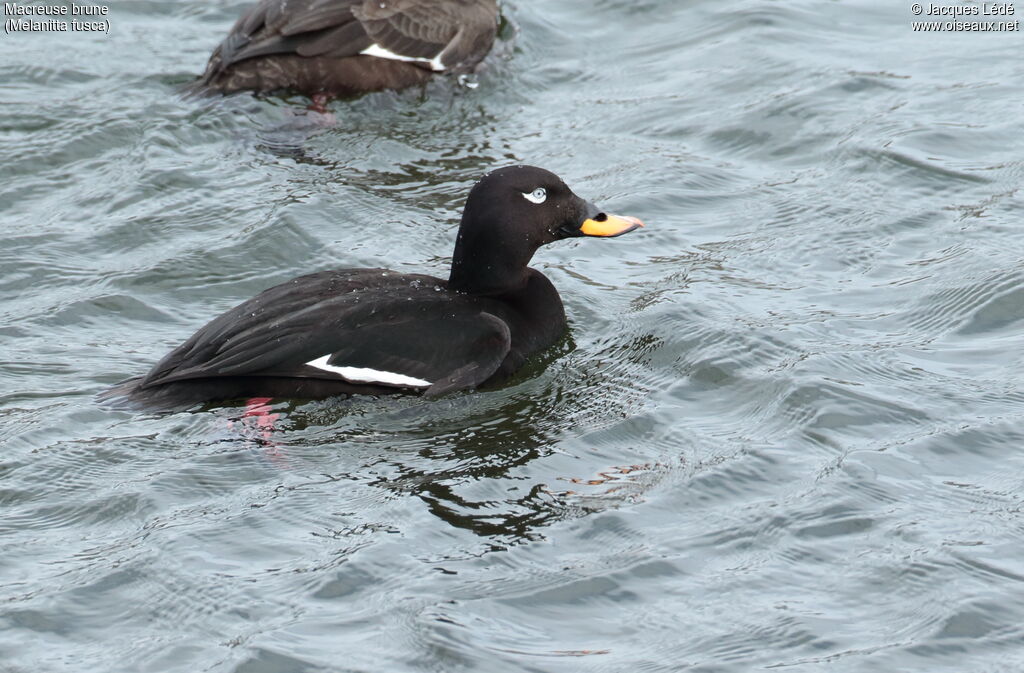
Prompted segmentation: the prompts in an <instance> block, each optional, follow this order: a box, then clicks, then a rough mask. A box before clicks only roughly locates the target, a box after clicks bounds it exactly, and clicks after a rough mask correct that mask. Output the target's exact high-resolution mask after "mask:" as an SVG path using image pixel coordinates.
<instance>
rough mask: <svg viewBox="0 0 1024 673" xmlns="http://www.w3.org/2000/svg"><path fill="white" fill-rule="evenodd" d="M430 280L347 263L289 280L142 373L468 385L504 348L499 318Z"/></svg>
mask: <svg viewBox="0 0 1024 673" xmlns="http://www.w3.org/2000/svg"><path fill="white" fill-rule="evenodd" d="M486 308H487V306H486V305H483V304H481V303H479V300H475V299H473V298H472V297H468V296H467V295H462V294H458V293H455V292H450V291H448V290H447V288H446V287H444V284H443V283H442V281H440V280H438V279H437V278H433V277H431V276H421V275H413V274H399V273H396V272H394V271H386V270H383V269H349V270H339V271H329V272H321V273H317V274H311V275H308V276H303V277H301V278H296V279H295V280H293V281H290V282H288V283H284V284H282V285H278V286H276V287H273V288H270V289H268V290H266V291H264V292H262V293H261V294H259V295H257V296H256V297H253V298H252V299H250V300H249V301H246V302H244V303H243V304H240V305H239V306H236V307H235V308H233V309H231V310H230V311H228V312H226V313H224V314H223V315H221V316H219V317H217V318H215V319H214V320H212V321H211V322H210V323H208V324H207V325H206V326H204V327H203V328H201V329H200V330H199V331H198V332H196V333H195V334H194V335H193V336H192V337H191V338H190V339H189V340H188V341H186V342H185V343H183V344H182V345H181V346H179V347H178V348H176V349H174V350H173V351H172V352H171V353H169V354H168V355H167V356H166V357H165V358H164V359H163V360H161V361H160V362H158V363H157V364H156V366H154V367H153V369H152V370H151V371H150V372H149V373H148V374H147V375H146V376H145V377H144V378H143V380H142V381H141V382H140V384H139V387H140V388H142V389H145V388H150V387H155V386H160V385H163V384H165V383H172V382H175V381H184V380H190V379H206V378H217V377H226V376H231V377H238V376H275V377H299V378H320V379H340V380H344V381H347V382H349V383H354V384H360V383H362V384H372V385H378V386H380V385H383V386H393V387H401V388H413V389H419V390H424V391H425V394H426V395H429V396H436V395H442V394H444V393H447V392H450V391H454V390H462V389H465V388H472V387H476V386H478V385H479V384H481V383H483V382H484V381H486V380H487V379H488V378H490V376H491V375H492V374H494V372H495V371H496V370H497V369H498V367H499V365H501V363H502V361H503V360H504V359H505V356H506V355H507V354H508V352H509V350H510V348H511V334H510V331H509V328H508V325H507V324H506V323H505V321H504V320H502V319H501V318H499V317H497V316H496V315H494V314H492V313H489V312H488V311H487V310H486Z"/></svg>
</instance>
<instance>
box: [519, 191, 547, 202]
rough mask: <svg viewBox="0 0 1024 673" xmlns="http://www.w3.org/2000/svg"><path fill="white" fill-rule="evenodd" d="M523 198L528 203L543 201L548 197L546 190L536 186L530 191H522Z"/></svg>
mask: <svg viewBox="0 0 1024 673" xmlns="http://www.w3.org/2000/svg"><path fill="white" fill-rule="evenodd" d="M523 198H524V199H526V200H527V201H529V202H530V203H544V201H545V200H546V199H547V198H548V190H546V189H544V188H543V187H538V188H537V189H535V190H533V191H532V192H529V193H527V192H523Z"/></svg>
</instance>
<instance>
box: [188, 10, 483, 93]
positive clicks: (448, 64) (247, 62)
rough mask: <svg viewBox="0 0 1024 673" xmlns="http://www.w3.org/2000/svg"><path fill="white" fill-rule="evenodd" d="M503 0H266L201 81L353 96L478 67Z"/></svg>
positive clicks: (238, 26)
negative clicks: (500, 1)
mask: <svg viewBox="0 0 1024 673" xmlns="http://www.w3.org/2000/svg"><path fill="white" fill-rule="evenodd" d="M498 16H499V15H498V7H497V4H496V2H495V0H260V2H259V3H258V4H256V5H255V6H254V7H252V8H251V9H250V10H249V11H248V12H246V13H245V14H244V15H242V17H241V18H239V19H238V21H237V22H236V23H235V25H234V27H233V28H232V29H231V31H230V33H229V34H228V36H227V37H226V38H225V39H224V41H223V42H222V43H221V44H220V46H218V47H217V48H216V49H215V50H214V52H213V54H212V56H211V57H210V60H209V63H208V64H207V67H206V72H205V73H204V74H203V75H202V77H201V78H200V79H199V81H198V82H196V83H195V84H194V85H193V86H192V89H193V90H194V91H198V92H208V93H216V92H219V93H233V92H237V91H255V92H273V91H280V90H290V91H295V92H298V93H303V94H306V95H309V96H315V95H322V94H326V95H329V96H339V97H345V96H353V95H358V94H361V93H366V92H369V91H380V90H383V89H403V88H406V87H410V86H416V85H419V84H423V83H425V82H426V81H428V80H429V79H431V78H432V77H434V76H435V75H437V74H439V73H454V74H462V73H467V72H471V71H472V70H473V69H475V68H476V66H477V65H478V64H479V63H480V61H481V60H483V58H484V56H486V55H487V52H488V51H490V49H491V46H492V44H493V43H494V39H495V35H496V34H497V28H498Z"/></svg>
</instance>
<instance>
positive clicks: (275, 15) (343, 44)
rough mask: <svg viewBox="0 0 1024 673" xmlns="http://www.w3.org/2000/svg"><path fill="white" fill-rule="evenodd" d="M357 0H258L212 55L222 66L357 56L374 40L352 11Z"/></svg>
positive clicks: (222, 67)
mask: <svg viewBox="0 0 1024 673" xmlns="http://www.w3.org/2000/svg"><path fill="white" fill-rule="evenodd" d="M360 1H361V0H262V2H260V3H259V4H257V5H256V6H255V7H253V8H252V9H250V10H249V11H248V12H247V13H246V14H244V15H243V16H242V17H241V18H239V20H238V21H237V22H236V23H235V26H234V28H232V29H231V32H230V33H229V34H228V36H227V38H226V39H225V40H224V42H222V43H221V45H220V47H218V48H217V51H216V52H214V55H213V58H212V59H211V65H212V62H213V61H214V60H216V61H217V66H218V67H217V69H218V70H223V69H225V68H227V67H228V66H231V65H234V64H236V63H238V62H240V61H244V60H246V59H250V58H256V57H258V56H270V55H275V54H298V55H301V56H319V55H323V54H329V55H331V56H335V57H339V58H340V57H344V56H355V55H356V54H358V53H359V52H361V51H362V50H363V49H366V48H367V47H369V46H370V44H372V40H371V39H370V38H369V36H368V35H367V34H366V31H365V30H364V29H363V27H362V24H361V23H360V22H359V21H357V20H356V19H355V17H354V16H353V14H352V9H353V7H355V6H356V5H358V4H359V2H360Z"/></svg>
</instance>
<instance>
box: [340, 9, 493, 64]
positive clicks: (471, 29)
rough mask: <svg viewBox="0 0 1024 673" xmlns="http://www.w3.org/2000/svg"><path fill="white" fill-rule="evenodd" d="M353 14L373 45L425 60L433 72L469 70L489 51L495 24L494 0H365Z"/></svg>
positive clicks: (399, 54) (406, 56)
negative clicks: (436, 0) (431, 0)
mask: <svg viewBox="0 0 1024 673" xmlns="http://www.w3.org/2000/svg"><path fill="white" fill-rule="evenodd" d="M352 13H353V15H354V16H355V17H356V19H358V20H359V21H360V23H361V24H362V26H363V28H364V30H365V31H366V33H367V35H369V36H370V38H371V39H372V40H373V43H374V45H375V46H377V47H379V48H380V49H382V50H385V51H387V52H391V53H392V54H394V55H397V56H398V57H401V58H403V59H419V60H423V61H429V62H430V65H431V67H432V68H433V69H434V70H455V71H467V70H470V69H472V68H473V67H474V66H475V65H476V64H477V63H479V62H480V61H481V60H482V59H483V57H484V56H485V55H486V54H487V52H488V51H490V49H491V45H492V44H493V43H494V37H495V33H496V32H497V27H498V6H497V4H496V3H495V2H494V0H442V1H440V2H424V1H423V0H364V1H363V2H361V3H360V4H359V5H358V6H356V7H353V9H352ZM368 53H373V52H368Z"/></svg>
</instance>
